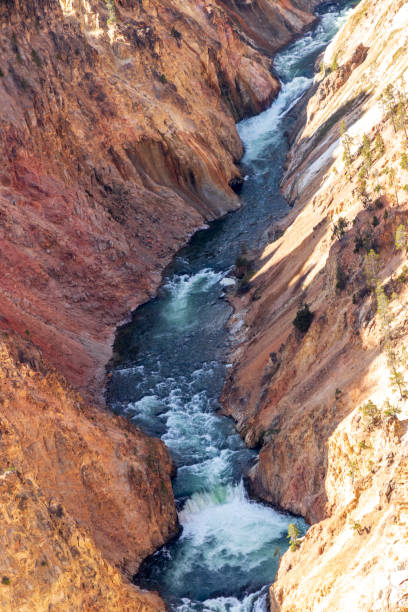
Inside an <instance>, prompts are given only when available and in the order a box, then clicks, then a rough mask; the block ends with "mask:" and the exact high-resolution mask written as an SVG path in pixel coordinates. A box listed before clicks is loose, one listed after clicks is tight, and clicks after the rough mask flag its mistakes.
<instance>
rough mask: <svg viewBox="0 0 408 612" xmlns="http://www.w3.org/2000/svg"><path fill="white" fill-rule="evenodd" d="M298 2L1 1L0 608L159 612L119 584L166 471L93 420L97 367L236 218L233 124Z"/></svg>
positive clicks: (265, 78) (119, 424)
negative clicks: (205, 238) (208, 239)
mask: <svg viewBox="0 0 408 612" xmlns="http://www.w3.org/2000/svg"><path fill="white" fill-rule="evenodd" d="M315 4H316V2H314V1H313V0H296V1H295V0H293V2H290V1H288V0H262V1H261V0H254V1H253V2H247V1H246V2H227V1H225V2H222V1H221V0H220V1H210V0H200V1H199V2H196V1H194V2H193V1H192V2H186V1H185V0H183V1H181V0H161V1H160V2H159V1H157V0H140V1H133V0H61V1H58V0H44V1H42V2H37V1H36V0H28V1H23V0H5V1H3V2H1V3H0V47H1V58H2V61H1V65H0V135H1V137H0V159H1V165H0V253H1V257H0V274H1V279H2V280H1V283H0V328H1V330H2V332H1V335H0V378H1V392H0V403H1V411H0V427H1V443H0V457H1V465H0V496H1V508H2V510H1V514H2V522H1V524H2V528H1V538H2V542H3V545H2V547H1V552H0V578H1V585H0V589H1V590H0V602H1V607H2V608H3V609H5V610H17V609H18V610H36V611H37V610H38V611H41V610H44V611H45V610H49V609H51V608H52V609H55V610H67V611H68V610H69V611H71V610H79V609H81V610H109V611H113V610H121V611H122V610H146V611H150V610H161V609H163V608H164V604H163V602H161V600H160V599H159V598H158V597H156V596H154V595H152V594H146V593H141V592H139V591H137V590H136V589H135V588H134V587H132V586H130V584H129V583H128V582H126V578H128V577H130V576H131V575H132V574H133V573H134V572H135V571H136V570H137V568H138V566H139V564H140V562H141V561H142V559H143V558H145V557H146V556H147V555H149V554H151V553H152V552H153V551H154V550H156V549H157V548H158V547H160V546H161V545H163V543H164V542H166V541H167V540H168V539H169V538H171V537H173V536H174V535H175V534H176V533H177V530H178V524H177V516H176V512H175V507H174V499H173V493H172V489H171V482H170V477H171V471H172V466H171V461H170V458H169V455H168V452H167V451H166V449H165V448H164V446H163V445H162V444H161V443H160V442H158V441H157V440H151V439H149V438H148V437H147V436H145V435H143V434H142V433H140V432H139V431H137V430H136V429H134V428H133V427H132V426H131V425H129V424H128V423H127V422H125V421H123V420H122V419H119V418H117V417H114V416H112V415H111V414H109V413H107V412H105V411H104V410H103V408H102V407H101V405H102V403H103V402H102V396H103V380H104V371H105V370H104V368H105V365H106V363H107V361H108V360H109V358H110V357H111V344H112V339H113V335H114V330H115V327H116V326H117V325H118V324H119V323H120V322H121V321H123V320H124V319H125V318H126V317H127V316H128V315H129V313H130V311H131V310H132V309H133V308H135V307H136V306H137V305H139V304H140V303H141V302H143V301H145V300H146V299H148V298H149V297H151V296H152V295H153V293H154V291H155V289H156V288H157V286H158V283H159V282H160V278H161V272H162V270H163V268H164V267H165V265H166V264H167V263H168V262H169V261H170V259H171V257H172V255H173V254H174V252H175V251H176V250H177V249H178V248H179V247H180V246H181V245H182V244H184V243H185V241H186V240H187V238H188V237H189V236H190V235H191V233H192V232H194V231H195V230H196V229H197V228H199V227H200V226H202V225H203V224H204V223H205V222H206V221H208V220H211V219H214V218H215V217H217V216H220V215H222V214H224V213H226V212H228V211H230V210H233V209H234V208H236V207H237V206H238V199H237V196H236V194H235V192H234V189H236V188H238V187H239V184H240V180H241V179H240V176H239V171H238V169H237V167H236V162H237V160H238V159H239V158H240V156H241V154H242V147H241V143H240V140H239V138H238V135H237V132H236V129H235V120H236V119H238V118H241V117H244V116H246V115H248V114H251V113H254V112H257V111H259V110H261V109H263V108H264V107H265V106H266V105H268V104H269V102H270V101H271V100H272V99H273V98H274V96H275V95H276V93H277V91H278V89H279V84H278V82H277V80H276V79H275V78H274V76H273V75H272V74H271V65H272V64H271V61H272V60H271V53H272V52H273V51H274V50H275V49H276V48H277V47H278V46H280V45H282V44H284V43H285V42H287V41H288V40H289V39H290V38H291V37H293V36H294V35H296V34H297V33H298V32H299V31H300V30H302V29H303V28H304V27H307V26H308V25H310V23H311V22H312V21H313V17H312V16H311V15H310V13H309V12H308V11H309V9H311V8H312V7H313V5H315ZM262 16H266V17H267V18H268V20H271V21H269V23H268V24H267V25H266V23H267V22H266V20H265V19H263V18H262ZM64 377H65V378H64ZM74 389H75V391H74ZM77 391H80V392H81V393H82V397H84V396H85V397H86V398H87V399H88V400H91V401H94V402H95V400H97V402H98V404H99V408H95V406H93V405H91V404H90V403H89V402H85V401H84V400H83V399H82V397H81V396H79V395H78V394H77ZM118 570H119V571H118Z"/></svg>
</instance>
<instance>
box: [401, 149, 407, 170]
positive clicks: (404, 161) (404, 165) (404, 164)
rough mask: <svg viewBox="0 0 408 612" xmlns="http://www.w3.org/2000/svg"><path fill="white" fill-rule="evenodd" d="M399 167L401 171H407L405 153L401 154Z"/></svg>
mask: <svg viewBox="0 0 408 612" xmlns="http://www.w3.org/2000/svg"><path fill="white" fill-rule="evenodd" d="M400 166H401V168H402V169H403V170H408V155H407V154H406V153H402V155H401V161H400Z"/></svg>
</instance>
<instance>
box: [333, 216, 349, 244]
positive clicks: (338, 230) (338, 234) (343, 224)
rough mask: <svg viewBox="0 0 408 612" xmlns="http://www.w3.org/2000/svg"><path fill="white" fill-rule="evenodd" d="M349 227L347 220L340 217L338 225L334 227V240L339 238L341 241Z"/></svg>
mask: <svg viewBox="0 0 408 612" xmlns="http://www.w3.org/2000/svg"><path fill="white" fill-rule="evenodd" d="M347 226H348V221H347V219H345V218H344V217H339V218H338V221H337V223H335V224H334V226H333V231H332V239H335V238H337V239H338V240H340V239H341V238H343V236H344V234H345V231H346V229H347Z"/></svg>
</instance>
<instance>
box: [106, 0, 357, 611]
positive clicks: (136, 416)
mask: <svg viewBox="0 0 408 612" xmlns="http://www.w3.org/2000/svg"><path fill="white" fill-rule="evenodd" d="M355 4H357V2H356V1H354V2H350V1H348V2H344V1H343V2H331V3H325V4H324V5H323V6H322V7H321V9H320V16H321V19H320V21H319V23H318V25H317V26H316V27H315V28H314V29H313V30H312V31H310V32H308V33H306V34H305V35H304V36H303V37H302V38H300V39H299V40H297V41H296V42H294V43H292V44H291V45H290V46H288V47H287V48H286V49H284V50H283V51H281V52H280V53H279V54H278V55H277V56H276V58H275V69H276V71H277V73H278V74H279V77H280V79H281V82H282V90H281V92H280V94H279V96H278V98H277V99H276V100H275V102H274V103H273V104H272V106H271V107H270V108H269V109H268V110H266V111H265V112H263V113H261V114H260V115H258V116H256V117H252V118H250V119H247V120H245V121H242V122H241V123H240V124H239V125H238V130H239V134H240V136H241V139H242V141H243V143H244V146H245V155H244V158H243V160H242V166H243V170H244V173H245V174H246V180H245V182H244V186H243V190H242V195H241V200H242V207H241V209H240V210H239V211H238V212H236V213H233V214H231V215H228V216H227V217H225V218H223V219H221V220H219V221H217V222H215V223H213V224H212V225H211V227H210V228H208V229H207V230H204V231H200V232H198V233H197V234H196V235H195V236H194V237H193V239H192V240H191V242H190V244H189V245H188V246H187V247H186V248H185V249H183V250H182V251H181V252H180V253H179V254H178V256H177V257H176V258H175V260H174V262H173V264H172V265H171V266H170V267H169V269H168V270H167V273H166V275H165V280H164V283H163V285H162V287H161V289H160V291H159V293H158V296H157V297H156V298H155V299H154V300H152V301H151V302H149V303H148V304H146V305H144V306H142V307H141V308H139V309H138V310H137V311H136V312H135V314H134V316H133V320H132V322H131V323H130V324H129V325H127V326H125V327H124V328H122V329H121V330H119V332H118V336H117V339H116V345H115V351H116V353H117V354H119V356H120V364H119V365H118V366H116V367H115V369H114V370H113V376H112V382H111V384H110V387H109V400H110V405H111V407H112V409H113V410H115V411H116V412H119V413H122V414H126V415H127V416H128V418H129V419H131V420H132V421H133V422H134V423H135V424H136V425H137V426H139V427H141V428H142V429H143V430H144V431H146V432H147V433H149V434H151V435H154V436H160V437H161V438H162V440H164V442H165V443H166V444H167V446H168V447H169V449H170V451H171V454H172V456H173V459H174V461H175V464H176V465H177V467H178V472H177V476H176V478H175V480H174V483H173V486H174V492H175V495H176V498H177V503H178V507H179V518H180V523H181V525H182V527H183V531H182V534H181V536H180V537H179V538H178V540H176V541H175V542H174V543H172V544H171V545H169V546H167V547H165V548H164V549H162V550H160V551H159V552H158V553H156V554H155V555H154V556H153V557H152V558H151V559H149V560H148V561H147V562H145V564H144V567H143V568H142V570H141V572H140V573H139V575H138V577H137V582H138V583H139V584H141V585H142V586H143V587H145V588H150V589H156V590H158V591H159V592H160V593H161V595H162V596H163V597H164V599H165V600H166V601H167V603H168V605H169V607H170V609H171V610H175V611H178V612H190V611H197V612H210V611H213V612H214V611H216V612H261V611H265V610H266V609H267V591H268V589H267V585H269V584H270V583H271V582H272V581H273V579H274V575H275V573H276V570H277V567H278V562H279V558H280V556H281V555H282V554H283V553H284V552H285V550H286V549H287V547H288V540H287V537H286V536H287V529H288V524H289V523H290V522H295V523H297V525H298V526H299V529H300V531H301V532H303V533H304V532H305V531H306V529H307V525H306V524H305V523H304V521H303V520H302V519H299V518H295V517H292V516H289V515H286V514H283V513H280V512H278V511H276V510H275V509H273V508H270V507H267V506H265V505H263V504H260V503H255V502H253V501H251V500H249V499H248V496H247V494H246V492H245V488H244V485H243V481H242V476H243V474H244V473H245V471H246V470H247V469H248V467H249V466H250V465H251V463H252V462H253V461H256V453H255V452H254V451H251V450H249V449H247V448H246V447H245V446H244V444H243V442H242V440H241V439H240V437H239V436H238V435H237V434H236V432H235V430H234V426H233V423H232V422H231V421H230V420H228V419H226V418H225V417H222V416H220V415H219V414H217V412H216V410H217V408H218V398H219V395H220V392H221V389H222V386H223V382H224V380H225V376H226V373H227V372H228V363H227V356H228V349H229V341H230V337H229V334H228V330H227V327H226V323H227V321H228V319H229V317H230V315H231V308H230V306H229V305H228V303H227V302H226V301H225V300H224V299H223V296H224V293H225V289H224V287H225V285H226V283H225V280H224V279H225V278H226V277H228V274H229V272H230V271H231V268H232V266H233V265H234V261H235V259H236V257H237V256H238V255H239V254H240V253H241V251H242V249H243V248H244V245H245V246H246V247H248V248H250V249H253V248H258V247H259V246H260V245H261V244H262V242H263V241H264V239H265V229H266V228H267V227H268V226H269V225H270V223H271V222H272V221H273V220H274V219H275V220H276V219H277V218H279V217H281V216H283V215H284V214H285V213H286V212H287V210H288V207H287V204H286V202H285V201H284V199H283V198H282V196H281V194H280V193H279V186H278V184H279V179H280V177H281V173H282V165H283V162H284V159H285V155H286V152H287V144H286V138H285V132H286V131H287V130H288V129H290V126H291V124H292V123H293V120H294V119H293V117H291V116H290V113H289V111H290V109H291V108H292V107H293V106H294V104H295V103H296V101H297V100H298V99H299V98H300V97H301V96H302V95H303V93H304V92H305V91H306V89H307V88H308V87H309V86H310V84H311V82H312V79H313V72H314V63H315V60H316V58H317V56H318V55H319V53H320V52H321V51H322V50H323V49H324V48H325V46H326V45H327V44H328V43H329V41H330V40H331V38H332V37H333V36H334V34H335V32H336V31H337V29H338V28H339V27H340V25H341V24H342V23H343V22H344V21H345V19H346V18H347V15H348V13H349V11H350V10H352V9H351V7H352V6H353V5H355Z"/></svg>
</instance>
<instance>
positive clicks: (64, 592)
mask: <svg viewBox="0 0 408 612" xmlns="http://www.w3.org/2000/svg"><path fill="white" fill-rule="evenodd" d="M0 366H1V367H0V376H1V399H0V401H1V416H0V431H1V446H0V469H1V474H0V496H1V502H2V503H1V512H2V521H1V525H2V529H1V532H2V538H3V540H2V541H3V545H2V547H1V553H0V573H2V574H4V575H5V576H6V577H7V579H8V580H9V582H10V584H8V583H7V585H5V588H2V589H1V592H0V601H1V603H2V609H5V610H22V609H27V610H34V609H35V610H48V609H49V607H48V606H49V605H53V606H54V605H55V606H56V609H58V610H73V609H78V610H79V609H86V610H91V609H92V610H94V609H95V610H99V609H101V610H108V609H109V610H128V609H129V610H133V609H135V610H136V609H139V608H138V607H137V606H138V605H141V603H140V602H145V604H143V605H145V606H146V607H145V608H142V609H143V610H144V609H146V610H158V609H162V608H161V606H162V604H160V605H159V604H158V602H159V600H158V599H157V600H156V599H155V597H154V596H152V598H150V596H149V595H146V597H145V596H144V594H142V595H140V594H138V592H137V591H136V590H135V589H134V588H133V587H131V586H130V585H129V586H128V585H126V584H125V583H124V581H123V579H122V578H121V577H120V574H119V573H118V571H117V570H116V569H114V566H116V567H117V568H119V569H120V570H121V571H122V572H123V573H124V574H125V575H126V576H127V577H131V576H132V575H133V574H134V573H135V572H136V571H137V569H138V566H139V564H140V562H141V561H142V560H143V559H144V558H145V557H146V556H147V555H149V554H151V553H153V552H154V551H155V550H156V549H157V548H159V547H160V546H162V545H163V544H164V543H165V542H166V541H167V540H168V539H169V538H171V537H173V536H174V535H176V534H177V532H178V521H177V514H176V510H175V506H174V498H173V491H172V487H171V473H172V463H171V459H170V456H169V453H168V451H167V449H166V448H165V446H164V444H163V443H162V442H161V441H159V440H156V439H152V438H149V437H147V436H146V435H144V434H142V433H141V432H139V431H138V430H136V429H135V428H134V427H133V426H132V425H131V424H130V423H129V422H127V421H126V420H124V419H122V418H119V417H113V416H112V415H111V414H109V413H105V412H103V411H102V410H101V409H97V408H92V407H91V406H89V405H87V404H85V403H84V402H83V400H82V399H81V398H80V396H79V395H78V394H76V393H74V392H73V391H72V390H71V389H70V387H69V386H68V385H67V383H66V382H65V381H64V379H62V378H61V377H60V376H59V375H58V374H57V373H56V372H54V371H49V370H48V369H47V368H46V366H45V364H44V362H43V360H42V358H41V355H40V354H39V352H38V351H37V350H35V349H33V347H32V345H31V344H29V343H28V342H24V341H22V340H19V339H18V338H16V337H7V336H5V335H4V333H3V334H2V335H1V338H0ZM6 587H7V588H6ZM27 589H29V591H30V593H31V594H30V595H29V596H28V593H27ZM27 598H28V599H29V601H28V603H27ZM137 602H139V603H137ZM150 602H153V603H152V605H150ZM23 604H24V605H23ZM24 606H26V607H24ZM93 606H94V607H93ZM163 609H164V608H163Z"/></svg>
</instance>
